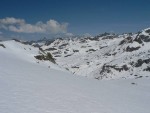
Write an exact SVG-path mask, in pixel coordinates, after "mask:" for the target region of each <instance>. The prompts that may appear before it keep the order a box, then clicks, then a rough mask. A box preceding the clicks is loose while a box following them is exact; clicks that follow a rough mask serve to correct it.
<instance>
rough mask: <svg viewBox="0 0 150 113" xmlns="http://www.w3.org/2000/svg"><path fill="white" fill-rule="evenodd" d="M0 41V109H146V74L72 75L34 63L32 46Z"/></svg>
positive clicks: (131, 112) (145, 112) (19, 112)
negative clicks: (114, 77) (126, 76)
mask: <svg viewBox="0 0 150 113" xmlns="http://www.w3.org/2000/svg"><path fill="white" fill-rule="evenodd" d="M1 43H3V44H4V45H5V46H6V48H2V47H0V113H149V112H150V107H149V105H150V90H149V89H150V78H140V79H127V80H109V81H105V80H103V81H98V80H93V79H87V78H84V77H79V76H74V75H72V74H71V73H69V72H67V71H64V70H63V69H61V68H60V67H58V66H57V65H55V66H52V65H54V64H52V63H49V62H47V63H45V62H43V61H39V63H37V60H36V59H35V58H34V55H36V54H37V53H38V50H37V49H36V48H33V47H31V46H28V45H23V44H19V43H17V42H14V41H7V42H1ZM24 48H26V50H24ZM28 48H31V50H30V49H29V50H28ZM26 59H28V60H26ZM48 66H50V68H48ZM56 67H57V68H56ZM83 67H84V66H83ZM132 83H135V84H132Z"/></svg>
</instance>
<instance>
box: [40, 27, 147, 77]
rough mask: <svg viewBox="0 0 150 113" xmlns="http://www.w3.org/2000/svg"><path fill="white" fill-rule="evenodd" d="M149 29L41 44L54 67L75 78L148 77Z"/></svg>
mask: <svg viewBox="0 0 150 113" xmlns="http://www.w3.org/2000/svg"><path fill="white" fill-rule="evenodd" d="M149 44H150V28H147V29H145V30H142V31H141V32H139V33H136V34H131V33H130V34H123V35H115V34H109V33H104V34H101V35H98V36H96V37H87V38H85V37H84V38H73V39H71V38H70V39H57V40H55V41H53V42H52V43H51V44H49V45H42V46H41V48H42V49H43V50H44V51H45V52H51V53H52V55H53V56H54V57H55V59H56V62H57V63H58V65H60V66H62V67H64V68H66V69H67V70H69V71H70V72H72V73H73V74H75V75H80V76H86V77H91V78H96V79H119V78H123V79H126V78H139V77H148V76H149V75H150V50H149V48H150V47H149Z"/></svg>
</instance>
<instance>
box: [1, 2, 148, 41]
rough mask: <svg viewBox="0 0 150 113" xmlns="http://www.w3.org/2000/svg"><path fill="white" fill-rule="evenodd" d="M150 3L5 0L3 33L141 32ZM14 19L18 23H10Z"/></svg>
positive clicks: (75, 33) (38, 35)
mask: <svg viewBox="0 0 150 113" xmlns="http://www.w3.org/2000/svg"><path fill="white" fill-rule="evenodd" d="M149 4H150V0H1V2H0V37H2V36H3V37H12V36H14V37H15V36H16V37H23V38H24V37H28V38H35V37H44V36H47V37H50V36H53V35H61V34H67V35H71V34H74V35H82V34H85V33H89V34H92V35H96V34H99V33H102V32H115V33H123V32H137V31H138V30H141V29H144V28H147V27H149V26H150V13H149V11H150V7H149ZM12 18H13V20H12ZM10 19H11V20H10ZM14 19H16V20H15V22H16V23H9V24H10V25H8V23H6V21H7V22H8V21H9V22H10V21H13V22H14ZM19 20H22V21H21V22H20V21H19ZM18 21H19V22H20V23H17V22H18ZM23 21H24V22H23ZM41 21H42V25H40V26H39V25H37V23H39V22H41ZM22 23H23V24H24V25H22ZM4 24H5V29H4V27H3V28H2V25H3V26H4ZM6 24H7V25H6ZM16 24H17V25H16ZM18 24H19V25H18ZM12 25H13V27H12ZM55 25H56V26H55ZM10 26H11V27H10ZM20 26H21V27H20ZM43 26H44V28H43ZM45 26H46V27H45ZM28 28H30V29H29V31H28V30H27V29H28ZM40 28H42V29H40ZM23 30H25V31H23Z"/></svg>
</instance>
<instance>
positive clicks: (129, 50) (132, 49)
mask: <svg viewBox="0 0 150 113" xmlns="http://www.w3.org/2000/svg"><path fill="white" fill-rule="evenodd" d="M139 48H141V47H140V46H138V47H129V46H128V47H127V48H126V51H127V52H132V51H136V50H138V49H139Z"/></svg>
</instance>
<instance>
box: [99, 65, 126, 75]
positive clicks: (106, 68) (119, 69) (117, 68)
mask: <svg viewBox="0 0 150 113" xmlns="http://www.w3.org/2000/svg"><path fill="white" fill-rule="evenodd" d="M111 68H112V69H115V70H116V71H119V72H121V71H123V70H125V71H128V70H129V68H128V67H127V65H123V66H120V67H118V66H116V65H112V66H111V65H106V64H104V65H103V67H102V70H101V72H100V74H103V73H105V72H106V73H110V72H111Z"/></svg>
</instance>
